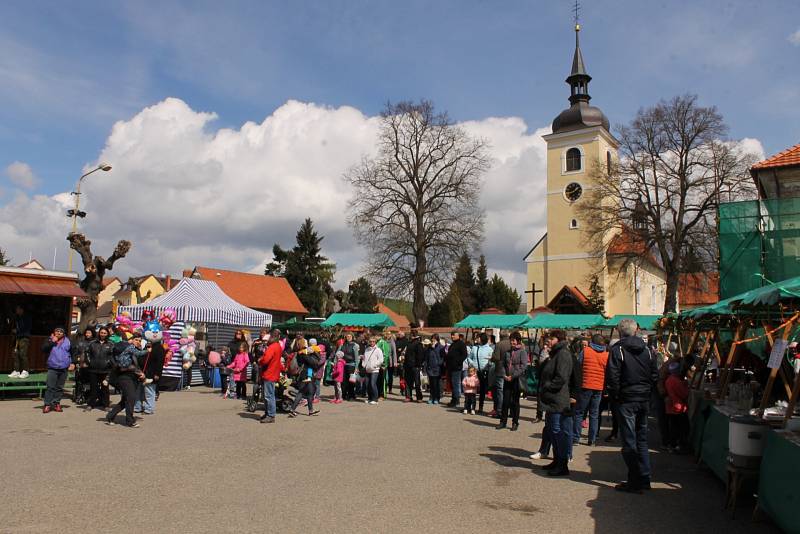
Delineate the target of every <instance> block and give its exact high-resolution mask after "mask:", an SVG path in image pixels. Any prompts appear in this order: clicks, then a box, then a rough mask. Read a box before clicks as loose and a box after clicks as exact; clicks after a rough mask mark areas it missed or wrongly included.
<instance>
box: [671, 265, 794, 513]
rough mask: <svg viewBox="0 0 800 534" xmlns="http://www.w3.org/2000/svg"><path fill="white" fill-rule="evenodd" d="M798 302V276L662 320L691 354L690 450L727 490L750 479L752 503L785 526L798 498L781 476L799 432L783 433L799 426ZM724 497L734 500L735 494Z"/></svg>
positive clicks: (790, 460)
mask: <svg viewBox="0 0 800 534" xmlns="http://www.w3.org/2000/svg"><path fill="white" fill-rule="evenodd" d="M799 304H800V278H793V279H789V280H785V281H783V282H779V283H775V284H769V285H766V286H764V287H761V288H757V289H753V290H751V291H748V292H746V293H742V294H741V295H736V296H734V297H731V298H729V299H726V300H724V301H720V302H719V303H717V304H714V305H712V306H707V307H704V308H698V309H695V310H691V311H687V312H684V313H681V314H680V315H679V316H677V317H674V318H671V319H670V320H669V321H667V323H668V324H667V325H666V326H667V327H668V328H671V329H672V331H674V332H675V333H676V335H677V336H678V339H679V340H682V341H683V343H684V345H683V346H684V351H683V352H684V353H685V354H687V355H690V357H692V358H695V361H694V366H693V368H694V372H695V373H694V376H691V377H690V380H691V385H692V391H691V394H690V402H689V410H690V413H689V416H690V422H691V436H690V439H691V442H692V445H693V446H694V449H695V452H696V453H697V454H698V456H699V458H700V459H701V460H702V461H703V463H705V464H706V465H708V466H709V468H711V470H712V471H713V472H714V473H715V474H716V475H717V476H719V477H720V478H721V479H723V480H725V481H726V482H727V484H726V486H727V487H728V488H729V489H730V488H733V489H732V490H731V491H733V492H735V490H736V488H737V487H738V486H737V483H736V482H735V481H736V480H737V478H739V479H740V478H741V477H743V476H749V477H751V478H753V477H755V478H756V479H757V481H758V486H759V491H758V503H759V508H761V509H762V510H763V511H765V512H767V513H768V514H769V515H770V516H772V517H773V519H775V520H776V521H777V522H778V523H779V524H781V525H782V526H784V528H786V527H785V525H787V524H788V523H786V521H787V520H788V519H789V518H791V517H792V514H793V513H794V510H795V509H796V505H797V504H798V503H800V490H798V489H797V486H796V480H797V478H794V479H791V480H792V481H793V482H794V483H793V484H787V480H789V479H787V478H786V474H787V472H789V471H791V468H790V467H789V466H798V465H800V446H798V444H800V434H798V433H797V432H794V431H792V430H782V429H783V428H784V427H786V428H789V429H798V428H800V420H798V416H797V415H796V413H795V408H796V407H797V401H798V397H800V375H798V373H796V372H795V367H794V365H793V363H794V360H795V356H796V354H795V353H794V352H792V351H787V347H788V345H789V344H790V342H792V341H795V340H796V339H797V338H798V337H799V336H800V329H798V323H799V322H800V313H798V311H797V310H798V305H799ZM770 427H771V428H772V430H770ZM787 470H788V471H787ZM794 476H795V477H797V474H796V473H795V475H794ZM732 481H733V482H732ZM778 488H780V489H778ZM753 489H755V488H753ZM729 498H731V500H729V502H734V503H735V495H733V496H730V495H729Z"/></svg>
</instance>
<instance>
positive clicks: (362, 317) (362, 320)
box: [320, 313, 396, 328]
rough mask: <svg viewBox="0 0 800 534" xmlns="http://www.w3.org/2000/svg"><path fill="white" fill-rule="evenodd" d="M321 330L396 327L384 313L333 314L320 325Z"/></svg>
mask: <svg viewBox="0 0 800 534" xmlns="http://www.w3.org/2000/svg"><path fill="white" fill-rule="evenodd" d="M320 326H321V327H322V328H331V327H333V326H353V327H360V328H388V327H390V326H396V325H395V324H394V321H392V320H391V318H389V316H388V315H386V314H385V313H334V314H333V315H331V316H330V317H328V318H327V319H325V320H324V321H323V322H322V323H320Z"/></svg>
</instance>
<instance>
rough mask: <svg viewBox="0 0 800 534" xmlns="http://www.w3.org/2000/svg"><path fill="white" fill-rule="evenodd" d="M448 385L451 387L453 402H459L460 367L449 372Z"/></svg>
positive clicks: (456, 403)
mask: <svg viewBox="0 0 800 534" xmlns="http://www.w3.org/2000/svg"><path fill="white" fill-rule="evenodd" d="M450 387H451V388H452V389H453V395H452V399H453V404H455V405H456V406H458V403H459V402H461V369H459V370H458V371H451V372H450Z"/></svg>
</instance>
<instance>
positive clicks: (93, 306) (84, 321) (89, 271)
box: [67, 233, 131, 332]
mask: <svg viewBox="0 0 800 534" xmlns="http://www.w3.org/2000/svg"><path fill="white" fill-rule="evenodd" d="M67 241H69V246H70V248H71V249H72V250H74V251H75V252H77V253H78V255H79V256H80V257H81V261H82V262H83V273H84V274H83V279H82V280H81V282H80V286H81V289H83V291H84V292H85V293H86V295H87V296H88V298H85V299H79V300H78V308H80V310H81V322H80V327H79V331H81V332H82V331H83V330H84V328H86V327H87V326H88V325H90V324H94V322H95V321H96V319H97V296H98V295H99V294H100V292H101V291H102V290H103V277H105V275H106V271H110V270H111V269H112V268H113V267H114V264H115V263H116V262H117V260H120V259H122V258H124V257H125V255H126V254H128V252H129V251H130V250H131V242H130V241H125V240H122V241H120V242H119V243H117V246H116V247H115V248H114V252H113V253H112V254H111V256H109V258H108V259H105V258H103V257H102V256H95V255H94V254H92V242H91V241H89V240H88V239H86V236H85V235H83V234H73V233H71V234H69V235H68V236H67Z"/></svg>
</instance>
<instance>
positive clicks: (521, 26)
mask: <svg viewBox="0 0 800 534" xmlns="http://www.w3.org/2000/svg"><path fill="white" fill-rule="evenodd" d="M162 4H163V5H162ZM582 4H583V7H582V19H583V28H584V31H583V33H582V37H583V49H584V55H585V58H586V61H587V65H588V68H589V72H590V74H592V75H593V76H594V82H593V83H592V84H591V90H592V96H593V97H594V102H595V103H596V104H597V105H599V106H601V107H602V108H603V110H604V111H605V112H606V114H607V115H608V116H609V117H610V118H611V120H612V123H619V122H624V121H627V120H629V119H630V118H631V117H632V115H633V114H634V113H635V112H636V110H637V109H638V108H639V107H641V106H647V105H649V104H652V103H653V102H655V101H656V100H657V99H659V98H662V97H670V96H672V95H675V94H679V93H683V92H693V93H697V94H699V95H700V98H701V100H702V101H703V102H704V103H708V104H715V105H717V106H718V107H719V108H720V110H721V111H722V113H723V114H724V116H725V118H726V120H727V122H728V124H729V125H730V127H731V135H732V136H733V137H755V138H758V139H759V140H761V142H762V143H763V145H764V147H765V150H766V152H767V153H770V154H771V153H774V152H776V151H778V150H781V149H783V148H785V147H787V146H790V145H792V144H795V143H796V142H798V141H800V106H798V101H799V99H798V96H800V95H799V94H798V91H800V89H798V88H800V70H798V69H797V65H798V64H799V63H800V45H793V44H792V43H791V42H790V41H789V36H790V35H791V34H792V33H793V32H795V31H797V30H798V29H800V2H796V1H790V0H786V1H780V0H773V1H767V2H763V1H739V2H735V1H725V2H718V1H704V2H696V1H691V2H689V1H670V2H642V1H613V2H612V1H605V2H600V1H594V2H590V1H585V2H583V3H582ZM570 28H571V20H570V2H564V1H558V2H557V1H531V0H529V1H503V2H489V1H451V2H447V1H437V2H420V1H408V2H379V1H326V2H304V1H298V2H276V1H275V2H245V1H242V2H232V3H231V2H224V3H223V2H207V3H204V2H163V3H162V2H159V3H145V2H91V1H82V2H74V3H71V4H65V3H63V2H55V1H32V2H3V3H2V4H0V43H2V44H3V46H2V50H3V55H4V56H5V58H4V59H2V60H0V66H2V67H1V68H2V71H0V73H1V74H2V77H3V78H5V79H4V80H2V83H0V85H2V86H4V87H5V89H0V95H2V97H3V98H2V99H3V101H5V102H6V105H5V106H2V109H0V165H3V166H4V167H5V165H7V164H9V163H11V162H12V161H16V160H19V161H24V162H26V163H28V164H29V165H30V166H31V167H32V168H33V170H34V172H35V173H36V174H37V176H39V177H40V178H41V179H42V184H43V187H42V189H43V191H45V192H51V193H52V192H55V191H57V190H61V189H63V188H64V187H65V186H66V185H67V184H69V183H71V182H72V181H74V176H75V175H76V174H78V171H79V170H80V169H81V167H82V166H83V165H84V164H85V163H86V162H89V161H93V160H94V158H95V157H96V155H97V153H98V151H99V150H100V149H101V148H102V146H103V144H104V141H105V138H106V137H107V135H108V133H109V131H110V128H111V125H112V124H113V122H114V121H116V120H119V119H127V118H129V117H130V116H131V115H133V114H134V113H136V112H137V111H139V110H140V109H141V108H142V107H144V106H146V105H149V104H152V103H155V102H157V101H159V100H161V99H163V98H164V97H167V96H177V97H180V98H182V99H183V100H185V101H186V102H187V103H188V104H189V105H190V106H192V107H193V108H194V109H197V110H213V111H214V112H216V113H217V114H218V115H219V119H218V121H217V123H216V124H215V125H216V126H238V125H240V124H241V123H243V122H244V121H246V120H260V119H262V118H263V117H264V116H266V115H268V114H269V113H270V112H271V111H272V110H274V109H275V108H277V107H278V106H280V105H281V104H282V103H284V102H285V101H286V100H288V99H297V100H301V101H310V102H315V103H319V104H327V105H331V106H338V105H342V104H347V105H352V106H354V107H356V108H358V109H360V110H362V111H363V112H364V113H366V114H374V113H376V112H377V111H379V110H380V108H381V107H382V105H383V104H384V103H385V102H386V101H387V100H398V99H405V98H412V99H416V98H420V97H425V98H430V99H432V100H433V101H434V102H435V103H436V104H437V105H438V106H439V107H440V108H443V109H447V110H448V111H449V112H450V114H451V115H452V116H453V117H454V118H456V119H458V120H462V119H480V118H483V117H487V116H519V117H522V118H524V119H525V120H526V122H527V123H528V124H529V125H531V126H537V127H538V126H543V125H545V124H547V122H548V121H550V120H551V119H552V118H553V117H554V116H555V115H556V114H557V113H558V111H560V109H561V108H563V107H564V104H565V96H566V86H565V85H564V84H563V83H562V80H563V78H564V77H565V75H566V74H567V69H568V67H569V61H570V57H571V52H572V50H571V48H572V33H571V31H570ZM9 80H11V83H9Z"/></svg>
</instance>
